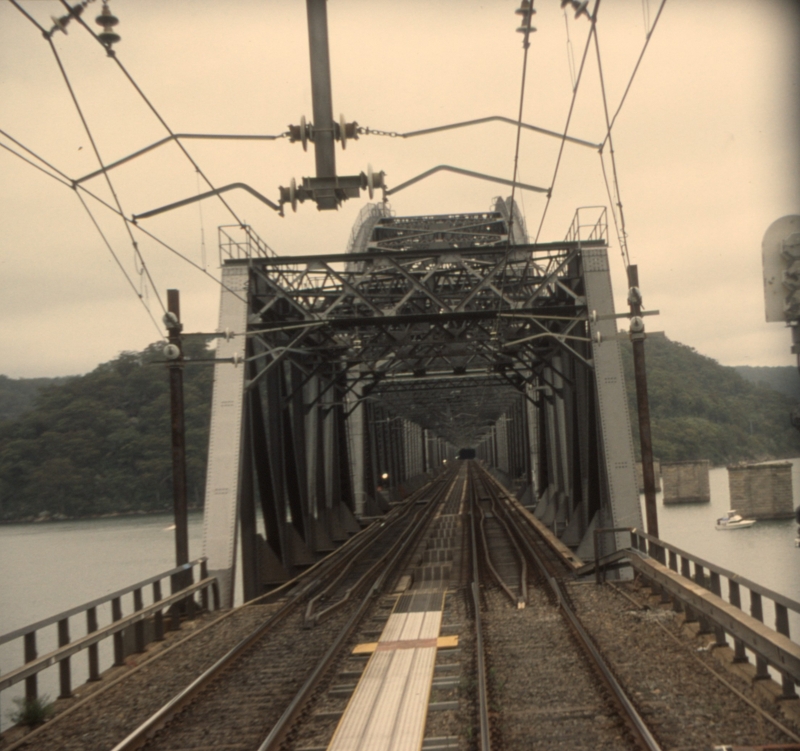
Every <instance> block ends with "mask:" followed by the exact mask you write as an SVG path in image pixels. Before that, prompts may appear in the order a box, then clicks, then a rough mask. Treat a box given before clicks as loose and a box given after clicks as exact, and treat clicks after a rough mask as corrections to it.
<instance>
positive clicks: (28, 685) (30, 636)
mask: <svg viewBox="0 0 800 751" xmlns="http://www.w3.org/2000/svg"><path fill="white" fill-rule="evenodd" d="M36 657H37V654H36V632H35V631H30V632H29V633H27V634H25V662H33V661H34V660H35V659H36ZM38 693H39V691H38V680H37V676H36V675H29V676H28V677H27V678H26V679H25V698H26V699H27V700H28V701H35V700H36V697H37V696H38Z"/></svg>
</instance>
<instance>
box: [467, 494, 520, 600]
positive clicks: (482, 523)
mask: <svg viewBox="0 0 800 751" xmlns="http://www.w3.org/2000/svg"><path fill="white" fill-rule="evenodd" d="M476 507H477V510H478V527H479V528H480V531H481V541H482V542H483V559H484V561H485V562H486V566H487V567H488V569H489V571H491V573H492V576H493V577H494V579H495V581H496V582H497V584H498V585H499V586H500V589H502V590H503V592H505V593H506V594H507V595H508V599H509V600H511V602H513V603H514V604H515V605H516V606H517V607H519V601H520V598H519V597H518V596H516V595H515V594H514V592H512V591H511V587H509V586H508V584H507V582H506V580H505V579H503V577H502V576H500V572H499V571H498V570H497V569H496V568H495V566H494V562H493V561H492V556H491V554H490V553H489V541H488V540H487V539H486V514H485V513H484V511H483V509H482V508H481V505H480V501H479V502H478V503H477V504H476Z"/></svg>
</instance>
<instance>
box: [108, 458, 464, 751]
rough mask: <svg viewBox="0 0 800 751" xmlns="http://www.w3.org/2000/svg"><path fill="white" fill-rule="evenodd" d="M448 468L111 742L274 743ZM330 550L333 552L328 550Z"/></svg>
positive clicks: (449, 478) (439, 492)
mask: <svg viewBox="0 0 800 751" xmlns="http://www.w3.org/2000/svg"><path fill="white" fill-rule="evenodd" d="M452 483H453V473H448V474H447V475H446V476H442V477H440V478H439V479H438V480H437V481H435V482H434V483H432V484H431V485H429V486H426V488H425V492H426V493H427V494H428V495H429V497H428V498H426V499H423V498H421V497H420V494H416V495H415V496H412V497H411V498H410V499H409V500H408V501H407V502H406V503H404V504H403V505H402V506H398V507H395V508H394V509H393V510H392V511H391V512H390V514H389V515H387V518H386V519H385V520H383V521H382V522H379V523H378V524H376V525H373V527H374V531H373V533H372V534H369V535H364V537H363V539H361V540H358V541H354V543H353V544H352V545H351V546H350V549H349V550H348V551H347V554H346V555H341V556H338V560H335V561H330V562H329V564H328V565H326V566H324V567H320V569H319V570H317V571H315V572H309V573H308V574H307V575H305V576H304V577H302V578H301V580H299V581H298V582H297V583H296V584H295V586H294V587H291V588H286V591H285V592H284V593H283V594H284V601H283V602H282V603H281V604H280V607H279V608H278V610H276V611H275V613H273V615H272V616H270V618H269V619H268V620H267V621H266V622H265V623H263V624H261V625H260V626H259V627H258V628H257V629H256V630H255V631H253V632H252V633H251V634H250V635H248V637H247V638H245V639H244V640H242V641H241V642H240V643H239V644H238V645H237V646H236V647H235V648H234V649H232V650H230V651H229V652H228V654H226V655H225V656H224V657H223V658H221V659H220V660H218V661H217V663H215V665H214V666H212V668H211V669H209V670H207V671H206V672H205V673H204V674H203V675H201V676H199V677H198V678H197V679H196V680H195V681H194V682H193V683H192V684H191V685H189V686H187V687H186V688H184V689H183V690H182V691H180V692H179V693H178V694H176V695H175V696H174V697H173V698H172V699H171V700H170V702H168V703H167V704H166V705H164V706H162V707H161V708H160V709H159V710H158V711H157V712H155V713H153V714H152V715H151V716H150V717H149V718H148V720H147V721H146V722H144V723H142V724H141V725H140V726H139V727H137V728H136V729H135V730H134V731H133V732H131V733H130V734H129V735H128V736H127V737H126V738H125V739H124V740H123V741H121V742H120V743H118V744H117V745H116V746H115V747H114V751H123V750H124V751H128V750H129V749H135V748H147V749H165V750H166V749H208V748H215V749H217V748H225V749H248V750H251V749H264V750H266V749H270V748H277V747H278V746H279V745H280V743H281V742H283V740H284V739H285V737H286V735H287V733H288V732H289V730H290V729H291V728H292V726H293V723H295V722H296V720H297V717H298V716H299V715H300V714H301V712H302V710H303V707H304V705H305V703H306V702H307V701H308V699H309V698H310V697H311V696H312V695H313V693H314V691H315V689H316V687H317V684H318V683H319V682H320V681H321V680H322V678H323V677H324V675H325V673H326V671H327V669H328V667H329V666H330V664H331V662H332V661H333V660H334V659H335V658H336V656H337V654H338V653H339V651H340V650H341V649H342V647H343V645H344V644H346V642H347V640H348V638H349V637H350V636H351V634H352V633H353V632H354V631H355V630H356V629H357V628H358V626H359V624H360V622H361V620H362V619H363V618H364V616H365V614H367V613H368V612H369V611H370V609H371V608H372V606H373V605H374V604H375V602H376V600H377V601H378V603H379V602H380V600H379V599H378V596H379V594H380V592H381V590H382V588H383V586H384V585H385V583H386V581H387V579H388V578H389V577H390V576H391V574H392V573H393V572H394V570H395V569H396V568H397V566H398V562H399V561H400V560H402V559H403V557H404V556H405V554H406V553H407V550H408V548H409V547H410V545H411V543H412V542H413V541H414V539H415V535H417V534H418V533H419V530H420V529H421V528H423V527H424V526H425V525H426V524H427V522H428V520H429V518H430V516H431V513H432V510H433V509H434V508H435V507H436V506H437V504H438V502H439V500H440V498H441V497H442V496H443V495H444V494H445V493H446V492H447V490H448V488H450V487H451V485H452ZM334 557H335V558H336V556H334Z"/></svg>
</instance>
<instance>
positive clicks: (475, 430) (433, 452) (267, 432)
mask: <svg viewBox="0 0 800 751" xmlns="http://www.w3.org/2000/svg"><path fill="white" fill-rule="evenodd" d="M586 215H587V210H581V211H579V212H578V213H577V214H576V219H575V221H574V222H573V225H572V227H571V228H570V231H569V233H568V234H567V237H566V239H565V240H564V241H562V242H548V243H539V244H530V243H529V242H528V240H527V237H526V235H525V229H524V223H523V221H522V218H521V216H520V215H519V213H518V211H517V210H516V209H515V208H513V207H512V204H511V201H510V200H503V199H496V201H495V204H494V207H493V209H492V210H490V211H485V212H479V213H470V214H449V215H438V216H436V215H427V216H412V217H396V216H393V215H392V214H391V212H390V211H389V210H388V209H387V208H386V206H385V205H384V204H370V205H368V206H366V207H365V208H364V210H362V213H361V215H360V217H359V220H358V221H357V222H356V226H355V227H354V229H353V233H352V236H351V239H350V243H349V247H348V252H346V253H344V254H342V253H339V254H332V253H322V254H319V255H313V256H290V257H276V256H273V255H270V254H269V253H268V252H267V251H265V250H263V249H261V250H259V248H258V247H257V246H256V247H254V248H250V247H249V246H248V251H247V252H234V250H235V249H234V248H233V245H231V244H230V243H229V244H228V245H227V250H228V253H227V256H228V257H227V259H226V260H225V262H224V264H223V271H222V281H223V288H222V296H221V307H220V332H222V333H223V334H224V337H221V339H220V342H219V345H218V348H217V358H218V361H217V363H216V365H215V374H214V394H213V403H212V417H211V439H210V446H209V468H208V478H207V487H206V511H205V519H204V548H205V550H204V554H205V555H207V556H208V558H209V569H210V574H211V575H212V576H217V577H218V578H219V581H220V583H221V590H222V594H223V601H227V602H228V604H230V603H231V602H232V598H233V586H234V571H235V568H236V560H237V551H236V547H237V537H238V538H239V539H240V540H241V566H242V581H243V586H244V595H245V599H250V598H252V597H254V596H256V595H258V594H260V593H262V592H263V591H264V589H265V588H269V587H271V586H274V585H275V584H277V583H279V582H281V581H285V580H286V579H288V578H289V577H291V576H292V575H294V574H295V573H296V572H297V571H298V570H299V569H301V568H304V567H308V566H309V565H311V564H313V563H315V562H316V561H317V560H318V559H319V558H320V557H321V556H322V555H324V554H326V553H328V552H329V551H331V550H333V549H335V548H336V546H337V545H338V544H339V543H341V542H342V541H343V540H345V539H347V538H348V536H349V535H350V534H351V533H352V532H354V531H355V530H357V529H358V528H359V523H358V519H359V517H365V516H366V517H374V516H378V515H380V514H381V513H383V511H385V510H386V509H387V508H388V503H391V502H392V501H394V500H396V499H397V498H398V497H400V496H401V495H403V494H404V493H406V492H408V491H409V490H411V489H413V488H414V487H417V486H418V485H419V484H421V483H422V482H423V481H424V480H426V479H427V478H428V477H429V476H430V474H431V473H433V472H436V471H437V470H438V469H439V468H441V467H442V464H443V463H444V462H446V461H447V460H451V459H453V458H455V457H456V456H457V454H458V451H459V449H462V448H474V449H475V450H476V452H477V456H478V457H479V458H480V459H483V460H484V461H485V462H486V463H487V464H488V465H489V466H490V467H493V468H494V469H495V470H496V471H498V472H499V473H501V476H503V477H504V479H505V480H506V481H507V482H509V483H511V484H513V485H514V486H515V487H516V488H517V490H518V493H519V495H520V497H521V498H522V500H523V502H524V503H526V504H528V505H531V506H533V505H535V513H536V515H537V516H538V517H539V518H540V519H541V520H542V521H544V522H545V523H546V524H548V525H549V526H550V527H551V528H552V529H553V530H554V531H555V532H556V534H557V535H558V536H559V537H560V538H561V539H562V541H564V542H565V543H566V544H567V545H570V546H572V547H573V548H575V549H577V552H578V555H581V553H582V552H583V551H584V550H585V551H587V552H588V551H589V550H591V544H592V542H591V538H592V530H593V529H594V528H595V527H597V526H602V527H612V526H613V527H637V528H641V526H642V521H641V512H640V509H639V495H638V490H637V485H636V477H635V463H634V452H633V443H632V440H631V430H630V418H629V414H628V407H627V400H626V396H625V385H624V380H623V373H622V364H621V358H620V352H619V340H618V338H617V327H616V316H615V314H614V307H613V297H612V289H611V279H610V275H609V265H608V255H607V250H608V248H607V242H606V226H605V211H604V210H602V209H594V215H593V218H592V219H591V220H590V221H588V222H587V221H586V219H585V217H586ZM607 544H608V546H609V551H608V552H610V550H611V549H613V546H614V545H615V541H614V540H613V539H612V538H609V539H608V541H607ZM620 544H624V543H623V542H622V541H620ZM587 545H588V547H587Z"/></svg>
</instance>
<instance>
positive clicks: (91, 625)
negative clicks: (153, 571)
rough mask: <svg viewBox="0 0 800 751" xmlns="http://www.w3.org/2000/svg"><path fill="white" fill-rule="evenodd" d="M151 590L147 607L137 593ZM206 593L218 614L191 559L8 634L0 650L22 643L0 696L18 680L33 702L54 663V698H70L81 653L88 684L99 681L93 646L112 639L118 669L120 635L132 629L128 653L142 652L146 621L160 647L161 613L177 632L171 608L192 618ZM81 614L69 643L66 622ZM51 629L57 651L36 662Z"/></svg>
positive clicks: (205, 602)
mask: <svg viewBox="0 0 800 751" xmlns="http://www.w3.org/2000/svg"><path fill="white" fill-rule="evenodd" d="M197 565H199V566H200V575H199V577H198V579H199V580H198V581H197V582H196V583H194V581H193V580H194V576H193V574H192V571H193V569H194V567H195V566H197ZM164 579H169V580H170V594H169V595H168V596H166V597H163V596H162V591H161V582H162V580H164ZM151 585H152V587H153V598H152V599H153V602H152V603H151V604H150V605H145V604H144V597H143V595H142V590H143V589H144V588H145V587H148V586H151ZM209 589H210V590H211V592H212V594H213V603H214V608H215V609H219V591H218V587H217V580H216V578H214V577H209V576H208V570H207V567H206V558H197V559H196V560H194V561H191V562H189V563H186V564H183V565H181V566H176V567H175V568H172V569H169V570H168V571H164V572H162V573H160V574H157V575H155V576H151V577H149V578H147V579H144V580H142V581H140V582H137V583H136V584H132V585H130V586H128V587H124V588H123V589H119V590H117V591H115V592H111V593H110V594H107V595H104V596H103V597H99V598H97V599H95V600H91V601H89V602H86V603H83V604H82V605H78V606H77V607H73V608H70V609H69V610H64V611H62V612H61V613H57V614H56V615H53V616H50V617H49V618H44V619H42V620H40V621H37V622H36V623H31V624H29V625H27V626H23V627H22V628H18V629H15V630H14V631H10V632H8V633H7V634H3V635H2V636H0V644H7V643H9V642H11V641H14V640H15V639H22V641H23V649H24V653H23V660H24V664H23V665H22V666H21V667H20V668H17V669H16V670H13V671H11V672H10V673H6V674H5V675H4V676H2V679H0V691H2V690H3V689H6V688H9V687H10V686H11V685H13V684H15V683H17V682H19V681H22V680H24V681H25V696H26V699H27V700H29V701H31V700H34V699H36V698H37V696H38V673H40V672H41V671H42V670H45V669H47V668H49V667H51V666H52V665H54V664H56V663H58V665H59V672H60V694H59V696H60V698H65V697H69V696H71V695H72V674H71V667H70V658H71V657H72V655H74V654H76V653H77V652H79V651H81V650H84V649H85V650H87V653H88V662H89V680H90V681H94V680H99V679H100V656H99V652H98V644H99V642H100V641H102V640H103V639H106V638H108V637H112V638H113V641H114V665H122V664H124V660H125V644H124V632H125V630H126V629H128V628H132V629H133V638H134V651H136V652H143V651H144V650H145V646H146V642H147V639H146V637H145V620H146V619H147V618H149V617H151V616H152V618H153V626H154V638H155V640H156V641H161V640H163V638H164V611H165V610H166V609H170V610H171V612H172V624H173V625H172V628H173V629H177V628H180V612H179V611H178V609H177V606H179V605H180V606H182V604H183V603H185V612H186V614H187V615H188V616H189V618H193V617H194V614H195V610H196V603H195V601H194V595H195V593H196V592H198V591H199V592H200V596H201V606H202V607H203V608H205V609H207V608H208V607H209ZM129 594H132V595H133V611H132V612H131V613H130V614H129V615H127V616H123V614H122V598H123V597H124V596H125V595H129ZM106 603H110V604H111V623H110V624H108V625H104V626H100V625H99V623H98V617H97V608H98V607H99V606H101V605H105V604H106ZM82 613H85V614H86V634H85V635H84V636H79V637H77V638H75V639H72V638H71V637H70V627H69V619H70V618H71V617H73V616H75V615H79V614H82ZM54 625H56V626H57V627H58V634H57V635H58V646H57V648H56V649H55V650H53V651H51V652H49V653H48V654H46V655H43V656H41V657H40V656H39V653H38V649H37V643H36V642H37V639H36V637H37V633H38V632H39V631H41V630H42V629H44V628H47V627H49V626H54Z"/></svg>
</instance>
